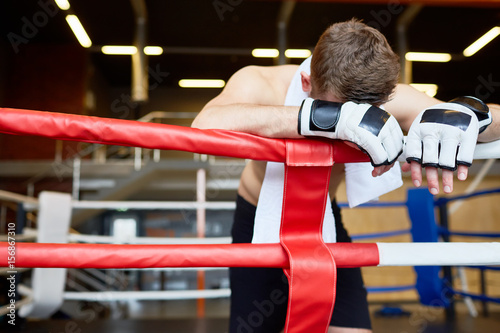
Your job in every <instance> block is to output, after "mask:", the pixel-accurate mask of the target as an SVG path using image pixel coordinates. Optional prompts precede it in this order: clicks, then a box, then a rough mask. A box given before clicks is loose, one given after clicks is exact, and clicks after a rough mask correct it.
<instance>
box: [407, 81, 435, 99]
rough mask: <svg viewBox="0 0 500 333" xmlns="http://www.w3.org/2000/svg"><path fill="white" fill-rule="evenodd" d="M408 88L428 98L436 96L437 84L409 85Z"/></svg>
mask: <svg viewBox="0 0 500 333" xmlns="http://www.w3.org/2000/svg"><path fill="white" fill-rule="evenodd" d="M410 86H412V87H413V88H415V89H417V90H418V91H421V92H423V93H426V94H427V95H429V96H430V97H434V96H436V94H437V90H438V86H437V84H433V83H410Z"/></svg>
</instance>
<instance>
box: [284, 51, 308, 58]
mask: <svg viewBox="0 0 500 333" xmlns="http://www.w3.org/2000/svg"><path fill="white" fill-rule="evenodd" d="M310 55H311V50H308V49H288V50H286V51H285V57H287V58H308V57H309V56H310Z"/></svg>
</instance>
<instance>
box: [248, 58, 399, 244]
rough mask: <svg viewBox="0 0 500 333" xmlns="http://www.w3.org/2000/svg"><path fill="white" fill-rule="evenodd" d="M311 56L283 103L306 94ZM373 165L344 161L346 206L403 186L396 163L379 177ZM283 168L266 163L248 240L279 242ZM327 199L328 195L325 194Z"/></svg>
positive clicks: (329, 239) (330, 225) (329, 231)
mask: <svg viewBox="0 0 500 333" xmlns="http://www.w3.org/2000/svg"><path fill="white" fill-rule="evenodd" d="M310 65H311V57H309V58H307V59H306V60H305V61H304V62H303V63H302V64H301V65H300V67H299V69H298V70H297V72H296V73H295V75H294V77H293V78H292V82H291V84H290V87H289V88H288V92H287V95H286V98H285V105H296V106H298V105H300V104H301V103H302V101H303V100H304V99H305V98H307V97H309V94H308V93H306V92H304V91H303V90H302V84H301V77H300V73H301V72H302V71H304V72H306V73H307V74H310V72H311V71H310ZM372 170H373V167H372V166H371V164H370V163H346V164H345V171H346V192H347V199H348V202H349V206H350V207H355V206H357V205H360V204H362V203H365V202H368V201H372V200H375V199H377V198H378V197H379V196H380V195H382V194H385V193H388V192H390V191H392V190H395V189H396V188H398V187H400V186H402V185H403V181H402V179H401V169H400V166H399V163H396V165H395V166H394V167H393V168H392V169H391V170H390V171H388V172H386V173H385V174H383V175H382V176H379V177H372V175H371V172H372ZM284 173H285V168H284V165H283V163H276V162H268V163H267V167H266V173H265V176H264V182H263V183H262V189H261V191H260V196H259V201H258V204H257V211H256V213H255V225H254V233H253V239H252V243H279V241H280V239H279V230H280V225H281V210H282V204H283V185H284ZM328 201H329V202H330V201H331V200H330V196H329V195H328ZM323 240H324V241H325V242H326V243H334V242H335V241H336V235H335V221H334V217H333V213H332V207H331V206H330V205H326V209H325V214H324V218H323Z"/></svg>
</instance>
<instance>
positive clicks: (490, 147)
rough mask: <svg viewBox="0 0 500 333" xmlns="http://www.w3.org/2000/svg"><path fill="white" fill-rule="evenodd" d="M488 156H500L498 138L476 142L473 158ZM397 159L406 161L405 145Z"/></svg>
mask: <svg viewBox="0 0 500 333" xmlns="http://www.w3.org/2000/svg"><path fill="white" fill-rule="evenodd" d="M405 142H406V136H405ZM490 158H500V140H496V141H492V142H488V143H478V144H477V145H476V149H475V150H474V160H487V159H490ZM398 161H399V162H405V161H406V145H404V146H403V153H402V154H401V155H400V156H399V157H398Z"/></svg>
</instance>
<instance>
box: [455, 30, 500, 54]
mask: <svg viewBox="0 0 500 333" xmlns="http://www.w3.org/2000/svg"><path fill="white" fill-rule="evenodd" d="M498 35H500V27H494V28H492V29H491V30H490V31H488V32H487V33H485V34H484V35H482V36H481V37H480V38H479V39H478V40H476V41H475V42H474V43H472V44H471V45H469V47H467V48H466V49H465V50H464V52H463V53H464V56H466V57H470V56H471V55H473V54H475V53H476V52H477V51H479V50H480V49H482V48H483V47H484V46H485V45H486V44H488V43H489V42H491V41H492V40H493V39H495V38H496V37H497V36H498Z"/></svg>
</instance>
